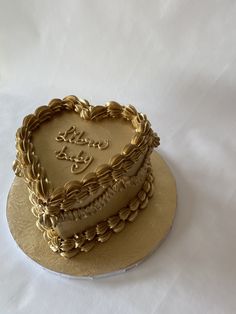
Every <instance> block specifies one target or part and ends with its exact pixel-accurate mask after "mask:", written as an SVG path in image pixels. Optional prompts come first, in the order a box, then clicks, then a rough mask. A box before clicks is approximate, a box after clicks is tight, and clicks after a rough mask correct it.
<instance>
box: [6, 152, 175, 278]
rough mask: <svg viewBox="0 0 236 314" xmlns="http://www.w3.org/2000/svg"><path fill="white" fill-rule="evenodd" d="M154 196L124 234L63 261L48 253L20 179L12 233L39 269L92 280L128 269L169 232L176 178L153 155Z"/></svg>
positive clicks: (14, 189) (12, 198) (11, 212)
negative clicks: (39, 266)
mask: <svg viewBox="0 0 236 314" xmlns="http://www.w3.org/2000/svg"><path fill="white" fill-rule="evenodd" d="M151 162H152V167H153V175H154V177H155V182H154V194H153V197H152V198H151V199H150V200H149V203H148V206H147V208H145V209H144V210H142V211H141V212H140V213H139V214H138V216H137V218H136V219H135V221H134V222H132V223H127V224H126V226H125V228H124V230H122V231H121V232H120V233H117V234H113V235H112V236H111V238H110V239H109V240H108V241H107V242H105V243H98V244H97V245H96V246H95V247H94V248H93V249H92V250H91V251H89V252H88V253H79V254H78V255H77V256H75V257H72V258H71V259H65V258H63V257H61V256H60V255H59V254H56V253H53V252H52V251H51V249H50V248H49V246H48V244H47V242H46V241H45V240H44V239H43V234H42V232H41V231H40V230H38V228H37V227H36V225H35V222H36V217H34V216H33V214H32V213H31V206H32V205H31V203H30V201H29V192H28V189H27V187H26V184H25V183H24V182H23V179H21V178H18V177H16V178H15V179H14V181H13V183H12V186H11V189H10V191H9V195H8V201H7V220H8V224H9V228H10V231H11V234H12V236H13V238H14V240H15V241H16V243H17V244H18V246H19V247H20V248H21V249H22V251H23V252H24V253H25V254H26V255H27V256H28V257H30V258H31V259H32V260H33V261H35V262H36V263H38V264H39V265H41V266H42V267H43V268H46V269H48V270H51V271H53V272H56V273H59V274H64V275H67V276H73V277H83V278H84V277H89V278H93V277H96V276H101V275H105V274H107V275H108V274H113V273H116V272H121V271H122V270H123V271H125V270H127V269H130V268H131V267H133V266H136V265H137V264H138V263H140V262H141V261H142V260H143V259H144V258H145V257H147V256H148V255H150V254H151V253H152V252H153V251H154V250H155V249H156V248H157V247H158V246H159V245H160V244H161V242H162V241H163V240H164V239H165V237H166V236H167V234H168V232H169V231H170V229H171V226H172V223H173V220H174V216H175V210H176V185H175V179H174V177H173V175H172V173H171V171H170V169H169V167H168V165H167V164H166V162H165V161H164V160H163V159H162V157H161V156H160V155H159V154H158V153H157V152H155V151H154V152H153V153H152V155H151Z"/></svg>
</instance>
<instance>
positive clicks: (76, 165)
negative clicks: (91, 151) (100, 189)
mask: <svg viewBox="0 0 236 314" xmlns="http://www.w3.org/2000/svg"><path fill="white" fill-rule="evenodd" d="M55 154H56V158H57V159H60V160H67V161H70V162H72V166H71V173H74V174H78V173H82V172H83V171H84V170H86V169H87V168H88V166H89V165H90V164H91V162H92V161H93V156H90V155H86V153H85V152H84V151H83V150H81V151H80V152H79V153H78V154H77V155H72V156H71V155H69V154H68V152H67V146H63V147H62V149H61V150H58V151H56V152H55ZM81 164H82V166H81Z"/></svg>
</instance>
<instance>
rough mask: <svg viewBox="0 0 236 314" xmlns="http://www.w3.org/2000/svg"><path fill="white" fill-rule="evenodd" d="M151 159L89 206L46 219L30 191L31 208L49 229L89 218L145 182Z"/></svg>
mask: <svg viewBox="0 0 236 314" xmlns="http://www.w3.org/2000/svg"><path fill="white" fill-rule="evenodd" d="M150 165H151V163H150V158H146V159H145V160H144V162H143V165H142V166H141V167H140V168H139V170H138V172H137V174H136V175H134V176H132V177H124V178H123V179H121V180H120V181H118V182H116V183H115V184H114V185H112V186H109V187H108V188H107V189H106V191H105V192H103V193H102V195H100V196H98V197H97V198H96V199H95V200H94V201H92V202H91V203H90V204H89V205H87V206H84V207H79V208H76V209H73V210H70V211H61V212H60V214H59V216H58V217H53V218H50V219H47V218H46V219H45V215H44V212H43V210H42V208H41V206H38V204H37V201H35V198H34V194H33V193H32V192H31V191H29V193H30V196H29V199H30V202H31V203H32V205H33V207H32V208H31V211H32V213H33V214H34V216H35V217H37V218H38V219H39V221H40V224H41V225H44V226H47V227H54V228H55V227H56V226H57V224H58V223H60V222H63V221H73V220H76V221H77V220H82V219H85V218H87V217H88V216H91V215H94V214H96V213H97V212H99V211H100V210H102V208H103V207H104V206H105V205H106V204H107V203H108V202H109V201H110V200H111V198H112V197H113V196H114V195H115V194H116V193H117V192H121V191H124V190H125V189H126V188H127V187H129V186H130V185H137V184H139V183H140V182H141V181H143V179H144V176H146V173H147V168H148V167H150Z"/></svg>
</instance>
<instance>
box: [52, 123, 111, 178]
mask: <svg viewBox="0 0 236 314" xmlns="http://www.w3.org/2000/svg"><path fill="white" fill-rule="evenodd" d="M56 141H57V142H65V143H70V144H75V145H86V146H88V147H90V148H92V147H93V148H97V149H99V150H104V149H107V148H108V146H109V140H108V139H107V140H99V141H95V140H93V139H90V138H88V137H86V136H85V132H84V131H80V130H79V129H77V128H76V127H75V126H72V127H70V128H69V129H68V130H66V131H65V132H59V134H58V136H57V137H56ZM55 154H56V158H57V159H59V160H66V161H69V162H71V163H72V165H71V172H72V173H74V174H79V173H82V172H83V171H85V170H86V169H87V168H88V167H89V166H90V165H91V163H92V162H93V160H94V158H93V156H92V155H90V154H89V153H88V152H85V151H84V150H80V151H79V152H78V153H77V154H73V153H70V151H69V149H68V147H67V146H66V145H63V147H62V149H61V150H58V151H56V152H55Z"/></svg>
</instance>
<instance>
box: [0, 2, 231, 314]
mask: <svg viewBox="0 0 236 314" xmlns="http://www.w3.org/2000/svg"><path fill="white" fill-rule="evenodd" d="M235 17H236V3H235V1H230V0H224V1H223V0H222V1H213V0H212V1H211V0H205V1H194V0H183V1H182V0H180V1H177V0H160V1H134V0H133V1H78V0H71V1H69V0H68V1H59V0H57V1H46V0H41V1H34V0H32V1H24V0H22V1H13V0H5V1H4V0H0V110H1V111H0V145H1V146H0V147H1V154H0V180H1V188H0V201H1V219H0V239H1V242H0V243H1V249H0V313H4V314H7V313H14V314H18V313H51V314H53V313H99V314H100V313H114V314H115V313H150V314H151V313H165V314H166V313H171V314H172V313H180V314H182V313H188V314H192V313H194V314H195V313H196V314H198V313H214V314H215V313H227V314H229V313H236V298H235V292H236V244H235V239H236V228H235V225H236V208H235V203H236V170H235V168H236V166H235V165H236V154H235V153H236V140H235V133H236V122H235V121H236V104H235V99H236V92H235V79H236V32H235V29H236V18H235ZM69 94H75V95H77V96H79V97H82V98H87V99H88V100H89V101H91V102H92V103H94V104H99V103H104V102H106V101H108V100H117V101H119V102H121V103H123V104H129V103H131V104H134V105H135V106H136V107H137V108H138V109H139V110H140V111H143V112H145V113H146V114H147V115H148V117H149V118H150V120H151V122H152V125H153V128H154V129H155V130H156V131H157V132H158V133H159V134H160V137H161V147H160V153H161V154H162V156H164V158H165V159H166V160H167V162H168V163H169V165H170V167H171V169H172V171H173V173H174V175H175V177H176V180H177V187H178V209H177V216H176V219H175V223H174V226H173V229H172V231H171V233H170V235H169V237H168V238H167V240H166V241H165V242H164V243H163V245H162V246H161V247H160V248H159V249H158V250H157V251H156V252H155V253H154V254H153V255H152V256H151V257H150V258H149V259H148V260H147V261H146V262H145V263H143V264H142V265H140V266H139V267H137V268H136V269H134V270H132V271H129V272H127V273H125V274H122V275H118V276H114V277H110V278H104V279H99V280H93V281H85V280H82V281H79V280H70V279H66V278H61V277H60V276H56V275H53V274H51V273H49V272H47V271H45V270H42V269H41V268H39V267H38V266H37V265H36V264H33V263H32V262H31V261H30V260H28V259H27V258H26V257H25V255H24V254H23V253H22V252H21V251H20V250H19V249H18V248H17V247H16V244H15V243H14V241H13V240H12V238H11V236H10V234H9V231H8V226H7V222H6V218H5V206H6V198H7V193H8V190H9V188H10V185H11V182H12V180H13V178H14V174H13V172H12V171H11V164H12V161H13V159H14V156H15V148H14V135H15V131H16V129H17V127H19V126H20V124H21V121H22V118H23V117H24V116H25V115H26V114H28V113H31V112H33V111H34V109H35V108H36V107H37V106H39V105H41V104H45V103H47V102H48V101H49V100H50V99H51V98H54V97H64V96H65V95H69Z"/></svg>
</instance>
